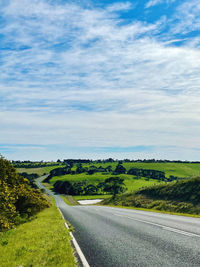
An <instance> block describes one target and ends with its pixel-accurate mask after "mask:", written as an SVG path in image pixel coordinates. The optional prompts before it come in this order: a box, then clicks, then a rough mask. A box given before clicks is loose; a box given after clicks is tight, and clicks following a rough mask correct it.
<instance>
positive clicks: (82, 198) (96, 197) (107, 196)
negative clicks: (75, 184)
mask: <svg viewBox="0 0 200 267" xmlns="http://www.w3.org/2000/svg"><path fill="white" fill-rule="evenodd" d="M109 197H111V195H90V196H88V195H87V196H73V198H74V199H76V200H85V199H105V198H109Z"/></svg>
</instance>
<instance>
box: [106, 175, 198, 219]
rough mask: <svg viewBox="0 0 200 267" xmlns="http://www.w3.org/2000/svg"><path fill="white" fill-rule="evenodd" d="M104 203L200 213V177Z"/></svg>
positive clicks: (148, 188)
mask: <svg viewBox="0 0 200 267" xmlns="http://www.w3.org/2000/svg"><path fill="white" fill-rule="evenodd" d="M102 204H104V205H116V206H126V207H136V208H145V209H153V210H160V211H169V212H176V213H187V214H197V215H200V177H196V178H191V179H186V180H183V181H176V182H170V183H167V184H160V185H155V186H151V187H147V188H142V189H139V190H138V191H136V192H135V193H129V194H124V195H119V196H116V197H112V198H110V199H105V200H104V201H103V203H102Z"/></svg>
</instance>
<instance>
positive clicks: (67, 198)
mask: <svg viewBox="0 0 200 267" xmlns="http://www.w3.org/2000/svg"><path fill="white" fill-rule="evenodd" d="M60 196H61V198H62V199H63V200H64V201H65V203H66V204H67V205H69V206H77V205H80V204H79V203H78V202H77V201H76V200H75V199H74V198H73V197H72V196H68V195H60Z"/></svg>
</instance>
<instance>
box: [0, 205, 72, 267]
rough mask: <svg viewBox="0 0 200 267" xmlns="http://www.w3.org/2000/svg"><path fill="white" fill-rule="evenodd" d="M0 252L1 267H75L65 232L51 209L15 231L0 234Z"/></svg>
mask: <svg viewBox="0 0 200 267" xmlns="http://www.w3.org/2000/svg"><path fill="white" fill-rule="evenodd" d="M0 251H1V254H0V265H1V266H2V267H8V266H12V267H15V266H16V267H19V266H24V267H25V266H26V267H29V266H33V267H36V266H37V267H40V266H48V267H49V266H52V267H54V266H59V267H62V266H63V267H64V266H66V267H72V266H76V264H75V259H74V256H73V250H72V247H71V244H70V235H69V232H68V230H67V229H66V228H65V226H64V221H63V219H62V217H61V214H60V213H59V211H58V209H57V208H56V207H55V206H52V207H50V208H47V209H45V210H44V211H42V212H40V213H39V214H38V215H37V218H36V219H34V220H32V221H30V222H27V223H25V224H22V225H20V226H18V227H17V228H16V229H12V230H9V231H7V232H5V233H0Z"/></svg>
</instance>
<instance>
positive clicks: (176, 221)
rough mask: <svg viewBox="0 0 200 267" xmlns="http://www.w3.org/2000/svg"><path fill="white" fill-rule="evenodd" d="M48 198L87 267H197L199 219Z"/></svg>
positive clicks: (199, 256) (199, 241) (199, 251)
mask: <svg viewBox="0 0 200 267" xmlns="http://www.w3.org/2000/svg"><path fill="white" fill-rule="evenodd" d="M39 181H40V180H38V184H39V185H40V182H39ZM40 186H41V185H40ZM49 193H50V194H53V193H51V192H50V191H49ZM53 196H54V198H55V200H56V204H57V206H58V207H59V209H60V210H61V212H62V213H63V216H64V218H65V219H66V220H67V221H69V222H70V223H71V224H72V225H73V226H74V228H75V232H74V236H75V238H76V240H77V242H78V243H79V245H80V247H81V249H82V251H83V253H84V255H85V257H86V259H87V261H88V263H89V264H90V266H94V267H96V266H97V267H104V266H105V267H111V266H113V267H120V266H124V267H129V266H141V267H145V266H159V267H160V266H162V267H164V266H170V267H172V266H180V267H184V266H188V267H193V266H195V267H200V219H199V218H191V217H183V216H175V215H168V214H161V213H153V212H146V211H137V210H128V209H120V208H111V207H104V206H68V205H67V204H65V202H64V201H63V200H62V199H61V198H60V197H59V196H58V195H53Z"/></svg>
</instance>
